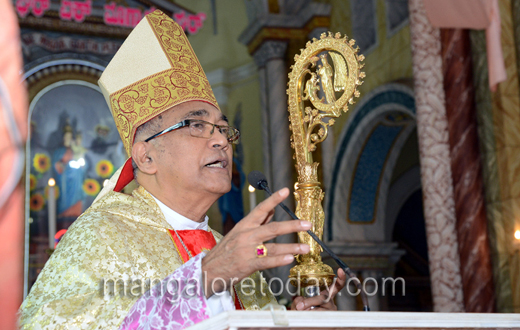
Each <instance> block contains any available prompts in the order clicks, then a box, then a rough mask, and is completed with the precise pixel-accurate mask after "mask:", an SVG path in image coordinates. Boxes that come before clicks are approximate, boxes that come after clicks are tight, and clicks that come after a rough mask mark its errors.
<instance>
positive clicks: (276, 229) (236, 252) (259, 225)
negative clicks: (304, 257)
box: [202, 188, 311, 297]
mask: <svg viewBox="0 0 520 330" xmlns="http://www.w3.org/2000/svg"><path fill="white" fill-rule="evenodd" d="M287 196H289V189H287V188H283V189H281V190H279V191H277V192H275V193H274V194H273V195H272V196H270V197H269V198H267V199H266V200H264V201H263V202H262V203H260V204H258V206H257V207H255V208H254V209H253V210H252V211H251V212H250V213H249V214H248V215H247V216H246V217H245V218H244V219H242V220H241V221H240V222H238V223H237V224H236V225H235V227H234V228H233V229H232V230H231V231H230V232H229V233H228V234H227V235H226V236H225V237H224V238H223V239H222V240H221V241H220V242H219V243H218V244H217V245H216V246H215V247H214V248H213V249H211V251H209V252H208V254H207V255H206V256H205V257H204V258H203V259H202V273H203V274H204V275H203V276H205V281H206V283H208V284H209V286H208V292H205V294H206V297H210V296H211V295H213V293H216V292H220V291H223V290H226V289H228V288H229V285H230V283H231V281H232V279H233V280H234V281H240V280H242V279H243V278H245V277H247V276H249V275H251V274H252V273H254V272H255V271H257V270H263V269H269V268H274V267H280V266H285V265H288V264H290V263H291V262H292V261H293V260H294V255H295V254H306V253H308V252H309V246H308V245H307V244H299V243H292V244H277V243H269V244H265V246H266V248H267V256H265V257H263V258H259V257H258V256H257V253H256V247H257V246H258V245H260V244H263V243H264V242H266V241H268V240H270V239H273V238H275V237H277V236H280V235H285V234H290V233H295V232H299V231H307V230H309V229H310V228H311V223H310V222H308V221H304V220H288V221H283V222H270V221H271V219H272V217H273V214H274V208H275V207H276V206H277V205H278V204H279V203H280V202H282V201H283V200H284V199H286V198H287ZM216 279H219V280H216ZM224 283H226V284H225V285H224ZM213 290H214V292H213Z"/></svg>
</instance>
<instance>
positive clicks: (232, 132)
mask: <svg viewBox="0 0 520 330" xmlns="http://www.w3.org/2000/svg"><path fill="white" fill-rule="evenodd" d="M183 127H189V129H190V135H191V136H193V137H198V138H205V139H209V138H210V137H211V136H212V135H213V132H215V127H216V128H217V129H218V131H219V132H220V134H222V135H224V136H225V137H226V138H227V140H228V142H229V143H232V144H238V141H239V138H240V132H239V131H238V130H237V129H236V128H234V127H231V126H227V125H217V124H212V123H209V122H207V121H204V120H198V119H185V120H183V121H181V122H180V123H177V124H175V125H173V126H170V127H168V128H167V129H165V130H163V131H161V132H159V133H157V134H154V135H152V136H150V137H149V138H147V139H146V140H144V142H148V141H150V140H152V139H155V138H156V137H158V136H161V135H163V134H166V133H169V132H171V131H174V130H176V129H179V128H183Z"/></svg>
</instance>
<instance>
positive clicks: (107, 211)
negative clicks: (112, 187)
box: [20, 187, 276, 329]
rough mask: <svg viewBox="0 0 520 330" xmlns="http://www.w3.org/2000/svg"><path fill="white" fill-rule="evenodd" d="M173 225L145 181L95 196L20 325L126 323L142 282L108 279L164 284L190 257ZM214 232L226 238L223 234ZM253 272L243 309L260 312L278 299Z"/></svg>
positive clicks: (103, 326) (93, 326)
mask: <svg viewBox="0 0 520 330" xmlns="http://www.w3.org/2000/svg"><path fill="white" fill-rule="evenodd" d="M169 229H173V228H171V226H170V225H169V224H168V222H166V219H165V218H164V215H163V213H162V211H161V210H160V208H159V206H158V205H157V204H156V202H155V200H154V199H153V197H152V196H151V195H150V194H149V193H148V192H147V191H146V190H145V189H144V188H143V187H139V188H137V189H135V190H134V192H133V193H132V195H126V194H122V193H117V192H109V193H107V194H106V195H104V196H103V197H102V198H100V199H99V200H96V201H95V202H94V204H92V206H91V207H90V208H89V209H88V210H87V211H85V213H84V214H83V215H81V216H80V217H79V218H78V219H77V220H76V221H75V222H74V224H73V225H72V226H71V227H70V228H69V230H68V232H67V233H66V235H65V236H64V237H63V239H62V240H61V241H60V243H59V245H58V248H57V250H56V251H55V252H54V253H53V255H52V256H51V258H50V259H49V261H48V262H47V264H46V265H45V267H44V269H43V270H42V272H41V273H40V275H39V276H38V279H37V281H36V283H35V284H34V286H33V287H32V289H31V292H30V294H29V296H28V297H27V299H26V300H25V301H24V302H23V304H22V306H21V308H20V311H21V317H20V326H21V327H22V328H24V329H117V328H119V326H120V324H121V322H122V321H123V319H124V318H125V316H126V315H127V313H128V311H129V310H130V308H131V307H132V306H133V305H134V303H135V302H136V301H137V300H138V299H139V297H140V293H141V291H140V290H141V287H138V288H136V289H135V290H133V291H129V290H128V289H127V291H126V293H125V294H120V293H117V294H115V295H114V294H112V295H108V294H107V295H103V292H104V290H105V289H107V288H108V287H104V281H106V280H108V279H110V280H120V281H121V280H130V279H131V280H135V279H144V280H145V281H146V280H155V281H156V282H155V283H158V281H159V280H162V279H164V278H165V277H167V276H168V275H170V274H171V273H173V272H174V271H175V270H176V269H177V268H179V267H180V266H181V265H182V264H183V262H182V259H181V257H180V256H179V254H178V252H177V249H176V248H175V247H174V245H173V242H172V240H171V238H170V235H169V233H168V230H169ZM212 232H213V235H214V236H215V240H216V241H217V242H219V241H220V239H221V238H222V235H220V234H219V233H217V232H215V231H213V230H212ZM251 278H252V279H253V281H254V283H255V287H254V288H255V293H254V294H252V295H246V294H244V292H245V293H250V292H251V289H250V288H249V287H250V284H251V281H246V284H248V288H245V289H244V290H243V291H242V290H241V289H240V284H236V285H235V290H236V291H237V294H238V296H239V297H240V300H241V302H242V305H243V306H244V308H245V309H249V310H254V309H260V308H262V307H263V306H265V305H267V304H269V303H276V299H275V298H274V296H273V295H272V294H271V293H270V292H269V290H268V289H267V283H266V282H265V280H264V279H263V278H262V277H261V275H260V274H259V273H258V272H257V273H254V274H253V275H251ZM261 282H262V283H261ZM121 283H122V282H121ZM133 283H139V282H133ZM209 285H210V284H209ZM121 287H122V285H120V286H119V288H121ZM260 287H263V293H262V292H260ZM134 293H135V294H134Z"/></svg>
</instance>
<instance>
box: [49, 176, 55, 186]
mask: <svg viewBox="0 0 520 330" xmlns="http://www.w3.org/2000/svg"><path fill="white" fill-rule="evenodd" d="M54 185H56V181H54V178H50V179H49V186H50V187H54Z"/></svg>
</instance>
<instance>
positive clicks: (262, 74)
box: [254, 52, 273, 182]
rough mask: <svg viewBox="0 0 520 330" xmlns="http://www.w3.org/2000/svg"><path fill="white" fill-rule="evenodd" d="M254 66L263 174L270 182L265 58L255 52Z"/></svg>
mask: <svg viewBox="0 0 520 330" xmlns="http://www.w3.org/2000/svg"><path fill="white" fill-rule="evenodd" d="M254 60H255V63H256V65H257V66H258V80H259V83H260V107H261V111H262V113H261V118H262V156H263V165H264V174H265V177H266V178H267V181H268V182H272V181H273V180H272V176H271V143H270V142H269V136H270V134H269V132H270V129H269V127H270V125H269V122H270V121H269V107H268V105H267V83H266V70H265V63H266V62H267V61H266V58H265V57H264V54H262V53H260V52H257V53H256V54H255V56H254Z"/></svg>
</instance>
